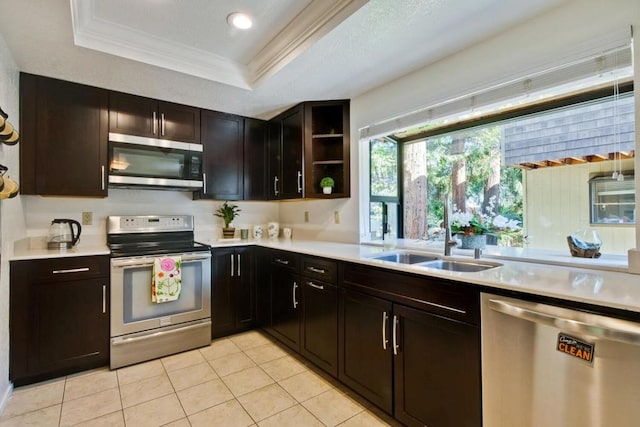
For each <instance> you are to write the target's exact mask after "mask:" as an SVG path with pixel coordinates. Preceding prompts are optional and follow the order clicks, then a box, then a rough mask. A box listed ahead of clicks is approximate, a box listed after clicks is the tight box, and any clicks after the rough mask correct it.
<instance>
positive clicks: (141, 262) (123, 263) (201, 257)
mask: <svg viewBox="0 0 640 427" xmlns="http://www.w3.org/2000/svg"><path fill="white" fill-rule="evenodd" d="M180 256H181V257H182V262H194V261H205V260H208V259H211V254H210V253H208V252H207V253H206V254H203V253H199V254H198V255H191V254H182V255H180ZM154 260H155V257H148V258H134V259H131V258H122V259H112V260H111V266H112V267H152V266H153V261H154Z"/></svg>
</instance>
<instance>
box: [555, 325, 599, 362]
mask: <svg viewBox="0 0 640 427" xmlns="http://www.w3.org/2000/svg"><path fill="white" fill-rule="evenodd" d="M595 347H596V346H595V344H593V343H588V342H585V341H581V340H579V339H577V338H574V337H572V336H569V335H566V334H563V333H562V332H560V333H559V334H558V343H557V344H556V350H558V351H559V352H561V353H565V354H567V355H569V356H573V357H575V358H577V359H580V360H583V361H585V362H589V363H593V357H594V354H595Z"/></svg>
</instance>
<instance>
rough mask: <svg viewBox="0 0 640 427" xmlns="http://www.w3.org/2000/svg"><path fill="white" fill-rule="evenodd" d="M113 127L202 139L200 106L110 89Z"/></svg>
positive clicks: (120, 130)
mask: <svg viewBox="0 0 640 427" xmlns="http://www.w3.org/2000/svg"><path fill="white" fill-rule="evenodd" d="M109 131H110V132H114V133H123V134H127V135H136V136H144V137H150V138H160V139H171V140H173V141H182V142H193V143H199V142H200V109H199V108H196V107H190V106H187V105H181V104H174V103H172V102H165V101H158V100H156V99H151V98H145V97H142V96H136V95H130V94H127V93H121V92H110V93H109Z"/></svg>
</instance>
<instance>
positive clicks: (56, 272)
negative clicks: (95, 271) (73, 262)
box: [52, 267, 89, 274]
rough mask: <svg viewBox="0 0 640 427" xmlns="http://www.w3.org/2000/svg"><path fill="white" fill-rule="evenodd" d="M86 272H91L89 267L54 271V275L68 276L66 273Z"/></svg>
mask: <svg viewBox="0 0 640 427" xmlns="http://www.w3.org/2000/svg"><path fill="white" fill-rule="evenodd" d="M84 271H89V267H80V268H69V269H67V270H53V271H52V273H53V274H66V273H82V272H84Z"/></svg>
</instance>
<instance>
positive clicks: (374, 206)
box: [369, 138, 401, 240]
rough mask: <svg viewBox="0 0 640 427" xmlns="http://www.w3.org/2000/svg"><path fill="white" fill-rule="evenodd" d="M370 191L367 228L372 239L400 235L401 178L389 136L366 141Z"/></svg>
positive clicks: (395, 144) (396, 147) (396, 153)
mask: <svg viewBox="0 0 640 427" xmlns="http://www.w3.org/2000/svg"><path fill="white" fill-rule="evenodd" d="M369 158H370V163H371V164H370V171H371V177H370V179H371V181H370V187H369V188H370V194H369V202H370V203H369V205H370V206H369V230H370V231H371V236H370V237H371V240H384V239H385V236H390V235H391V234H393V235H394V236H397V237H401V234H400V235H399V230H400V222H399V217H398V213H399V212H400V209H401V207H400V182H399V163H400V162H399V150H398V143H397V142H396V141H393V140H391V139H389V138H380V139H373V140H371V142H370V143H369Z"/></svg>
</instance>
